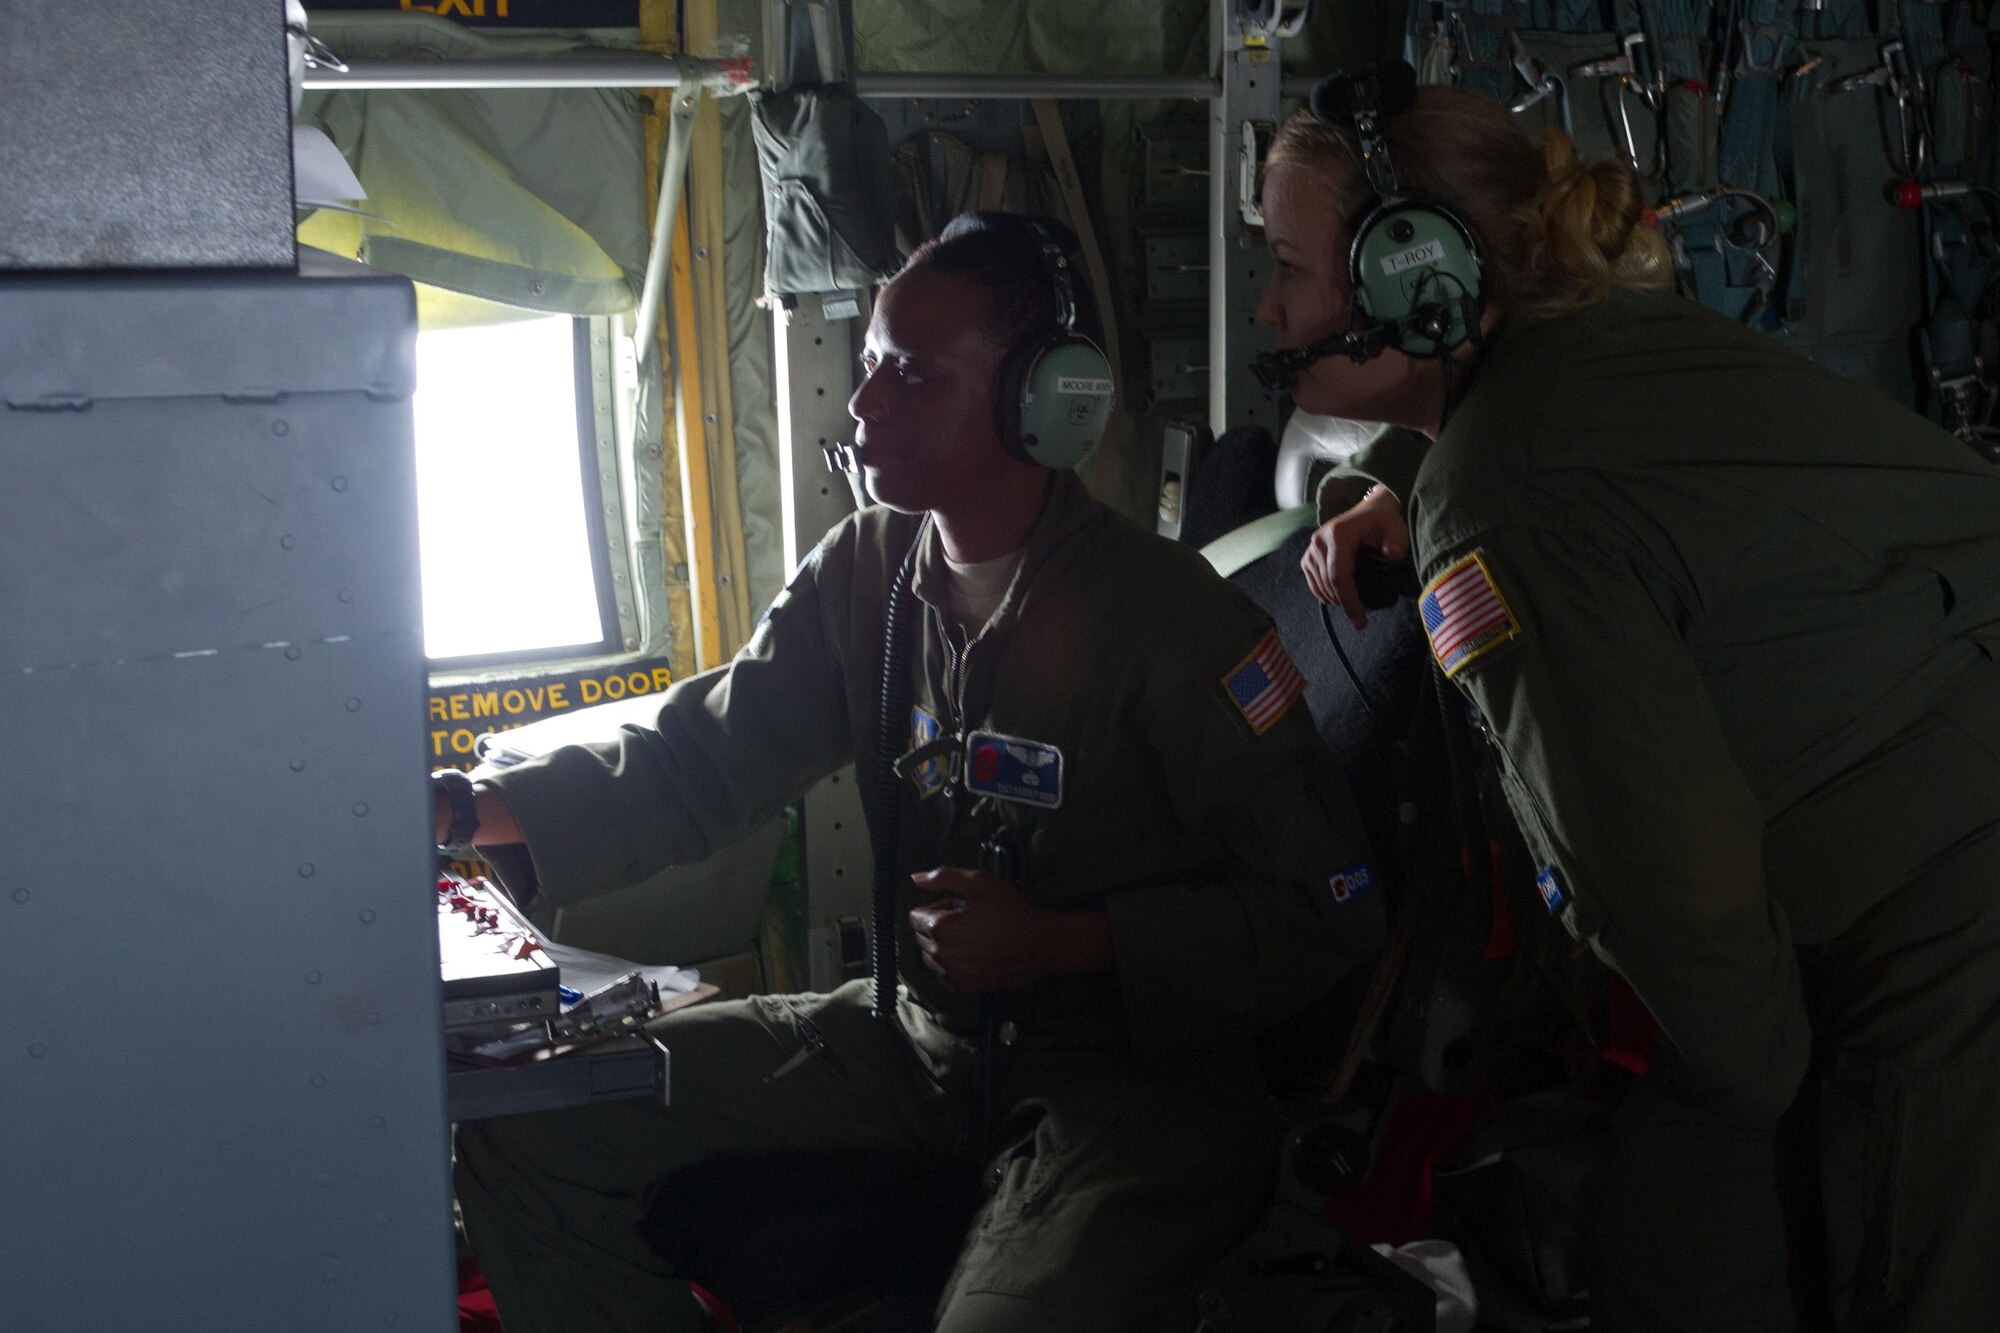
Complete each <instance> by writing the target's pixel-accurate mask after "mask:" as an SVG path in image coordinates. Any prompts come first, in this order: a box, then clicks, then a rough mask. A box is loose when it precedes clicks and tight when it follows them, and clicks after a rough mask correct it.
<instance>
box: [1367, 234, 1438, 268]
mask: <svg viewBox="0 0 2000 1333" xmlns="http://www.w3.org/2000/svg"><path fill="white" fill-rule="evenodd" d="M1443 262H1444V242H1443V241H1429V242H1426V243H1425V244H1423V245H1416V246H1412V247H1410V248H1409V249H1408V250H1404V251H1401V252H1400V253H1398V254H1393V255H1384V256H1382V271H1383V272H1384V273H1388V274H1392V275H1393V274H1397V273H1402V272H1405V271H1406V270H1409V269H1413V268H1415V267H1416V266H1417V265H1419V264H1441V263H1443Z"/></svg>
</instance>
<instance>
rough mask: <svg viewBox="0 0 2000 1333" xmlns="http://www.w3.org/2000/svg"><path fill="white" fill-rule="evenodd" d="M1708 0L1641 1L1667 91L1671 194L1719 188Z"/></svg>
mask: <svg viewBox="0 0 2000 1333" xmlns="http://www.w3.org/2000/svg"><path fill="white" fill-rule="evenodd" d="M1708 11H1709V5H1708V4H1707V3H1706V0H1704V2H1703V3H1702V4H1701V5H1700V6H1699V14H1697V5H1696V4H1695V0H1639V14H1640V18H1641V20H1642V21H1643V23H1644V24H1645V32H1646V45H1647V46H1649V47H1651V48H1652V51H1653V64H1654V68H1655V69H1657V70H1658V71H1659V75H1660V78H1661V80H1662V81H1663V82H1664V83H1665V85H1666V86H1665V89H1664V90H1663V92H1662V94H1661V96H1662V97H1663V98H1664V99H1665V107H1664V114H1663V115H1662V117H1661V120H1662V122H1663V132H1664V133H1665V134H1666V136H1667V178H1666V189H1667V193H1669V194H1684V193H1687V192H1689V191H1693V190H1707V189H1713V188H1714V186H1715V152H1714V148H1715V113H1714V103H1713V102H1711V101H1710V100H1709V88H1708V84H1707V70H1706V69H1705V68H1704V66H1703V61H1702V29H1703V24H1704V21H1705V20H1706V19H1707V17H1708Z"/></svg>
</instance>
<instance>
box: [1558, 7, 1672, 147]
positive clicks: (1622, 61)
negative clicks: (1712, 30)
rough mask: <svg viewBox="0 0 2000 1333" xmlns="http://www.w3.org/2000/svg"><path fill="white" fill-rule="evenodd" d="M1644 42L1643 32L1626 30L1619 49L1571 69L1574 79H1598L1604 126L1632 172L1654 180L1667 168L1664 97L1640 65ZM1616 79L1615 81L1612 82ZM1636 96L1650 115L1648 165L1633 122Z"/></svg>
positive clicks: (1599, 107)
mask: <svg viewBox="0 0 2000 1333" xmlns="http://www.w3.org/2000/svg"><path fill="white" fill-rule="evenodd" d="M1645 43H1646V34H1644V33H1643V32H1632V33H1627V34H1626V35H1625V36H1624V37H1623V38H1622V39H1621V40H1620V43H1619V52H1618V54H1617V55H1615V56H1607V57H1605V58H1604V59H1602V60H1586V61H1584V62H1583V63H1582V64H1579V65H1574V66H1572V67H1571V68H1570V72H1569V73H1570V77H1571V78H1573V79H1601V80H1604V82H1602V83H1599V84H1598V85H1597V100H1598V109H1599V111H1600V112H1601V113H1602V114H1603V116H1604V121H1605V124H1606V126H1608V127H1610V128H1612V129H1614V130H1616V132H1617V137H1618V138H1619V140H1620V143H1619V147H1620V148H1621V149H1622V150H1623V151H1624V154H1625V165H1626V166H1628V167H1630V168H1631V169H1632V171H1633V173H1634V174H1635V175H1639V176H1643V177H1645V178H1646V179H1648V180H1657V179H1659V178H1660V177H1661V176H1664V175H1665V174H1666V170H1667V135H1666V126H1665V125H1664V124H1663V123H1662V120H1661V117H1662V115H1663V110H1662V108H1663V105H1664V100H1665V99H1663V98H1662V97H1661V96H1660V95H1659V93H1658V92H1657V91H1656V90H1655V89H1654V87H1653V86H1652V84H1650V83H1649V82H1647V80H1646V76H1645V72H1644V71H1643V70H1642V69H1640V67H1639V51H1640V48H1641V47H1643V46H1644V45H1645ZM1614 80H1615V82H1614ZM1607 90H1608V94H1609V96H1611V97H1615V98H1616V99H1617V112H1616V115H1614V114H1613V112H1612V108H1611V104H1610V103H1609V102H1608V101H1607V100H1606V96H1607ZM1633 96H1637V97H1638V99H1639V101H1640V103H1641V104H1642V105H1643V106H1644V107H1645V108H1646V110H1647V112H1648V113H1649V114H1650V115H1651V116H1652V118H1653V160H1652V164H1651V165H1650V166H1648V165H1647V164H1646V163H1645V162H1643V161H1641V160H1640V157H1639V136H1638V131H1637V130H1636V129H1634V127H1633V124H1632V109H1631V105H1630V101H1631V98H1632V97H1633Z"/></svg>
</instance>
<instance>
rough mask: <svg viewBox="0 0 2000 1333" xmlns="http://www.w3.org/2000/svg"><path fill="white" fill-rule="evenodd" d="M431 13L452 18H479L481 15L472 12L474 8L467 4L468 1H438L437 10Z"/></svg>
mask: <svg viewBox="0 0 2000 1333" xmlns="http://www.w3.org/2000/svg"><path fill="white" fill-rule="evenodd" d="M431 12H432V13H433V14H443V15H445V16H446V17H450V16H451V15H453V14H457V15H459V16H461V17H463V18H478V17H479V15H477V14H474V13H473V12H472V6H471V5H470V4H469V3H467V0H438V2H437V8H436V9H434V10H432V11H431Z"/></svg>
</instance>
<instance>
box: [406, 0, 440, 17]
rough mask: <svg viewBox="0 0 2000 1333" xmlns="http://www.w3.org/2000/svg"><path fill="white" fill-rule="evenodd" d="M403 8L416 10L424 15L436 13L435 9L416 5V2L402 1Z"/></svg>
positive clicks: (411, 0) (416, 0) (413, 0)
mask: <svg viewBox="0 0 2000 1333" xmlns="http://www.w3.org/2000/svg"><path fill="white" fill-rule="evenodd" d="M403 8H405V9H414V10H418V11H420V12H421V13H425V14H435V13H437V11H436V10H435V9H432V8H431V7H430V6H429V5H426V4H420V3H418V0H403Z"/></svg>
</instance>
